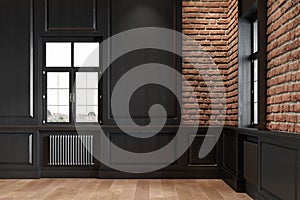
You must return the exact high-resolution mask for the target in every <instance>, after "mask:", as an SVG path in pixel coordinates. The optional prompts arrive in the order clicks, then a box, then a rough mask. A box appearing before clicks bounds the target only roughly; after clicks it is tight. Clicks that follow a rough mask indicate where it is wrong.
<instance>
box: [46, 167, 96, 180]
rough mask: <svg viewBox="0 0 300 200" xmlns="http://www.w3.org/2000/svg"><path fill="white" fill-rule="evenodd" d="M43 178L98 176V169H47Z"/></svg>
mask: <svg viewBox="0 0 300 200" xmlns="http://www.w3.org/2000/svg"><path fill="white" fill-rule="evenodd" d="M41 178H98V170H96V169H95V170H82V169H46V170H42V171H41Z"/></svg>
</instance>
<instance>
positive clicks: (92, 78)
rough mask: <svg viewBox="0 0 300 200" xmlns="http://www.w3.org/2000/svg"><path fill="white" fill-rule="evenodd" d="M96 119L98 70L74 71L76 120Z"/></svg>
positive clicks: (88, 120)
mask: <svg viewBox="0 0 300 200" xmlns="http://www.w3.org/2000/svg"><path fill="white" fill-rule="evenodd" d="M97 121H98V72H77V73H76V122H97Z"/></svg>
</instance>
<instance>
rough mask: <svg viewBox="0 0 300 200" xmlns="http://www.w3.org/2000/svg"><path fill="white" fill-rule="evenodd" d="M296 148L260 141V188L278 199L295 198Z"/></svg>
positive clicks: (291, 199)
mask: <svg viewBox="0 0 300 200" xmlns="http://www.w3.org/2000/svg"><path fill="white" fill-rule="evenodd" d="M297 164H298V163H297V150H296V149H290V148H285V147H283V146H278V145H273V144H268V143H261V166H260V170H261V177H260V178H261V189H262V190H263V191H267V192H269V193H271V194H273V195H275V196H276V197H278V198H280V199H286V200H296V193H297V188H296V186H297V184H295V183H297V174H298V171H297V170H298V168H297Z"/></svg>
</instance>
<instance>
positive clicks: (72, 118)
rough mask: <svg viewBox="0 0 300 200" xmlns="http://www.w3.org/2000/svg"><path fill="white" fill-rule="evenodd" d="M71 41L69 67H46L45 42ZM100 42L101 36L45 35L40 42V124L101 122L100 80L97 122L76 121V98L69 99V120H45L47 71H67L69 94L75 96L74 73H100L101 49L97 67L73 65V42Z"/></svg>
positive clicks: (100, 85)
mask: <svg viewBox="0 0 300 200" xmlns="http://www.w3.org/2000/svg"><path fill="white" fill-rule="evenodd" d="M51 42H53V43H71V67H47V66H46V43H51ZM89 42H90V43H95V42H97V43H99V47H100V43H101V42H102V38H101V37H45V38H43V42H42V45H43V47H42V49H43V59H42V65H43V66H42V71H43V77H42V83H43V86H42V88H43V92H42V99H43V105H42V108H43V113H42V124H43V125H62V126H63V125H75V123H76V124H86V125H97V124H99V123H101V118H102V117H101V115H102V112H101V110H102V102H101V99H102V98H100V97H102V85H103V84H102V82H101V81H99V82H98V119H97V122H76V100H75V101H74V99H73V100H72V101H71V99H70V100H69V122H47V119H48V116H47V115H48V110H47V73H48V72H68V73H69V95H70V98H71V95H74V94H75V96H74V97H75V98H76V86H75V84H76V82H75V80H76V73H77V72H79V71H80V72H98V77H100V76H101V74H102V67H101V60H102V59H101V54H100V52H101V50H100V49H99V51H100V52H99V65H100V66H99V67H75V66H74V43H89Z"/></svg>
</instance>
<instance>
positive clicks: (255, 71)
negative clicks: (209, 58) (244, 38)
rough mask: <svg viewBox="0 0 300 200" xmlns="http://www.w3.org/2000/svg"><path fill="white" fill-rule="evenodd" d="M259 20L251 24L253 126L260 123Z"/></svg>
mask: <svg viewBox="0 0 300 200" xmlns="http://www.w3.org/2000/svg"><path fill="white" fill-rule="evenodd" d="M257 25H258V24H257V20H255V21H254V22H253V23H252V24H251V30H252V34H251V35H252V36H251V46H252V48H251V56H250V60H251V127H257V125H258V56H257V55H258V26H257Z"/></svg>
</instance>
